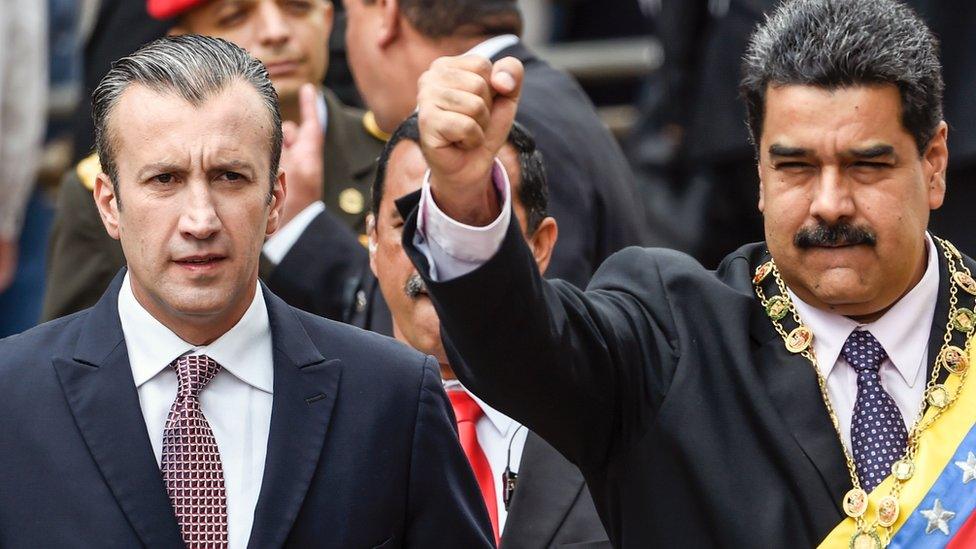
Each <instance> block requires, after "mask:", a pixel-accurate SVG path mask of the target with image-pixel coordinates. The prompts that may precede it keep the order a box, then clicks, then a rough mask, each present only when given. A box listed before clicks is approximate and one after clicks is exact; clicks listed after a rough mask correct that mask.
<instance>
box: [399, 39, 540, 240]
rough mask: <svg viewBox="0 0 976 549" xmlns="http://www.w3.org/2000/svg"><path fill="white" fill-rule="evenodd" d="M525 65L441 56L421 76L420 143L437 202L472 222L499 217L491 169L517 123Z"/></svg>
mask: <svg viewBox="0 0 976 549" xmlns="http://www.w3.org/2000/svg"><path fill="white" fill-rule="evenodd" d="M523 74H524V72H523V68H522V63H521V62H520V61H518V60H517V59H515V58H512V57H507V58H505V59H502V60H500V61H498V62H496V63H494V64H492V63H491V62H490V61H488V60H487V59H485V58H484V57H479V56H475V55H464V56H460V57H442V58H440V59H438V60H436V61H434V63H433V64H431V66H430V69H429V70H428V71H427V72H425V73H424V74H423V76H421V77H420V81H419V83H418V84H419V86H418V87H419V93H418V95H417V108H418V111H419V113H418V114H419V125H420V146H421V149H422V150H423V153H424V158H426V160H427V165H428V166H429V167H430V171H431V178H430V182H431V190H432V191H433V195H434V200H435V201H436V202H437V205H438V206H439V207H440V208H441V209H442V210H443V211H444V213H446V214H447V215H449V216H450V217H452V218H454V219H456V220H457V221H460V222H462V223H466V224H469V225H486V224H488V223H490V222H491V220H493V219H494V218H495V217H497V215H498V210H499V205H498V200H497V198H496V197H495V192H494V190H493V189H492V187H491V168H492V164H493V162H494V159H495V156H496V155H497V154H498V151H499V149H501V147H502V145H503V144H505V141H506V138H507V137H508V132H509V131H510V130H511V128H512V123H513V122H514V121H515V112H516V110H517V108H518V98H519V93H520V92H521V88H522V77H523Z"/></svg>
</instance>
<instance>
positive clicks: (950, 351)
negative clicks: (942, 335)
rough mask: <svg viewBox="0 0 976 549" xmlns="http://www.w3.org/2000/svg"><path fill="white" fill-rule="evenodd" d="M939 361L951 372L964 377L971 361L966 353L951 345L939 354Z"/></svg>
mask: <svg viewBox="0 0 976 549" xmlns="http://www.w3.org/2000/svg"><path fill="white" fill-rule="evenodd" d="M939 361H940V362H941V363H942V365H943V366H945V368H946V369H947V370H949V371H950V372H952V373H954V374H956V375H962V373H963V372H965V371H966V370H967V369H968V368H969V359H968V358H966V353H965V351H963V350H962V349H960V348H959V347H956V346H955V345H950V346H948V347H946V348H945V349H942V352H941V353H939Z"/></svg>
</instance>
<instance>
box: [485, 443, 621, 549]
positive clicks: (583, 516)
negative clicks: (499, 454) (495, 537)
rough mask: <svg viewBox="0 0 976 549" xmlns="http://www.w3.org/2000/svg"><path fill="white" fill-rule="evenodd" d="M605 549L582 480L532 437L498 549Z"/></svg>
mask: <svg viewBox="0 0 976 549" xmlns="http://www.w3.org/2000/svg"><path fill="white" fill-rule="evenodd" d="M542 547H552V548H557V547H575V548H578V549H583V548H587V549H597V548H606V549H609V548H610V541H609V540H608V539H607V533H606V531H605V530H604V529H603V524H601V523H600V517H599V516H598V515H597V513H596V508H595V507H594V506H593V498H592V497H590V491H589V490H587V489H586V483H585V481H584V480H583V475H582V473H580V471H579V469H577V468H576V466H575V465H573V464H572V463H570V462H569V461H567V460H566V458H564V457H563V456H561V455H560V454H559V452H557V451H556V449H555V448H553V447H552V446H550V445H549V444H548V443H547V442H546V441H544V440H542V439H541V438H539V435H536V434H535V433H533V432H531V431H530V432H529V434H528V436H527V437H526V438H525V448H524V449H523V450H522V461H521V463H520V465H519V471H518V480H517V485H516V488H515V493H514V494H513V495H512V504H511V507H510V508H509V510H508V520H507V521H506V522H505V530H503V531H502V540H501V543H500V544H499V548H500V549H520V548H526V549H529V548H532V549H538V548H542Z"/></svg>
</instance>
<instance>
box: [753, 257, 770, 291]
mask: <svg viewBox="0 0 976 549" xmlns="http://www.w3.org/2000/svg"><path fill="white" fill-rule="evenodd" d="M771 272H773V262H772V261H767V262H765V263H763V264H762V265H760V266H758V267H756V274H755V276H753V277H752V283H753V284H755V285H759V284H760V283H761V282H762V281H763V280H766V277H767V276H769V273H771Z"/></svg>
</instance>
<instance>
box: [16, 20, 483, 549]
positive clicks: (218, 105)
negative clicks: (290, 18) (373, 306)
mask: <svg viewBox="0 0 976 549" xmlns="http://www.w3.org/2000/svg"><path fill="white" fill-rule="evenodd" d="M92 103H93V106H94V108H93V113H94V120H95V128H96V130H95V131H96V146H97V148H98V153H99V157H100V158H101V159H102V160H101V162H102V165H103V166H104V168H105V172H101V173H99V174H98V180H97V182H96V185H95V201H96V203H97V205H98V210H99V214H100V215H101V219H102V222H103V223H104V225H105V230H106V231H107V232H108V233H109V234H110V235H111V236H112V237H113V238H117V239H119V240H120V242H121V245H122V249H123V250H124V251H125V258H126V262H127V266H126V267H125V268H123V269H120V271H119V272H118V274H117V275H116V277H115V279H113V281H112V284H111V286H110V287H109V289H108V290H107V291H106V292H105V294H104V295H103V296H102V298H101V299H100V300H99V302H98V303H97V304H96V305H95V306H94V307H92V308H89V309H86V310H84V311H82V312H80V313H78V314H75V315H71V316H68V317H66V318H63V319H58V320H55V321H52V322H49V323H47V324H43V325H41V326H39V327H36V328H34V329H31V330H28V331H27V332H24V333H23V334H20V335H18V336H14V337H12V338H8V339H4V340H2V341H0V394H3V398H2V399H0V486H2V487H3V490H0V546H3V547H5V548H6V547H9V548H33V547H119V548H122V547H153V548H172V549H182V548H188V549H242V548H244V547H260V548H262V549H263V548H279V547H293V548H302V549H305V548H317V547H323V548H334V547H374V548H383V549H388V548H398V547H416V548H428V547H465V548H467V547H471V548H487V547H492V546H493V543H492V539H491V527H490V525H489V522H488V515H487V513H486V511H485V509H484V504H483V503H482V500H481V497H480V494H479V493H478V486H477V484H476V483H475V479H474V477H473V475H472V474H471V470H470V468H469V467H468V464H467V462H466V460H465V456H464V454H463V452H462V450H461V447H460V446H459V444H458V440H457V433H456V431H455V430H454V426H453V422H452V417H451V412H450V408H449V406H450V405H449V403H448V400H447V397H446V396H445V394H444V391H443V388H442V387H441V383H440V376H439V375H438V368H437V363H436V362H435V361H434V360H433V359H431V358H430V357H424V355H422V354H420V353H417V352H415V351H413V350H410V349H407V348H406V347H404V346H403V345H400V344H398V343H396V342H395V341H392V340H390V339H389V338H384V337H381V336H378V335H376V334H370V333H368V332H365V331H363V330H357V329H355V328H352V327H350V326H347V325H344V324H340V323H337V322H333V321H330V320H327V319H323V318H320V317H317V316H314V315H311V314H308V313H305V312H302V311H300V310H298V309H296V308H293V307H291V306H289V305H287V304H285V302H284V301H282V300H281V299H279V298H278V297H277V296H275V295H274V293H273V292H271V291H270V290H269V289H268V288H267V287H266V286H265V285H263V284H261V283H260V282H259V281H258V263H259V255H260V253H261V248H262V244H263V243H264V237H265V236H266V235H270V234H273V233H274V232H275V231H276V230H277V228H278V224H279V222H280V219H281V210H282V206H283V204H284V202H285V196H286V194H287V190H288V186H287V183H288V176H287V173H285V172H284V171H282V170H281V167H280V162H279V161H280V154H281V147H282V139H283V136H282V130H281V115H280V112H279V110H278V101H277V95H276V93H275V89H274V87H273V86H272V83H271V80H270V79H269V77H268V72H267V70H266V69H265V67H264V65H262V64H261V63H260V62H259V61H257V60H256V59H255V58H253V57H251V56H250V55H249V54H248V53H247V52H246V51H244V50H243V49H241V48H239V47H238V46H235V45H234V44H231V43H230V42H227V41H225V40H219V39H215V38H210V37H203V36H198V35H184V36H177V37H169V38H163V39H160V40H157V41H155V42H152V43H150V44H149V45H147V46H145V47H143V48H142V49H140V50H139V51H137V52H135V53H134V54H132V55H130V56H127V57H124V58H122V59H120V60H119V61H117V62H116V63H115V65H114V66H113V68H112V70H111V71H109V73H108V74H107V75H106V76H105V78H104V79H103V80H102V82H101V84H99V86H98V87H97V88H96V90H95V94H94V98H93V101H92Z"/></svg>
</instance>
